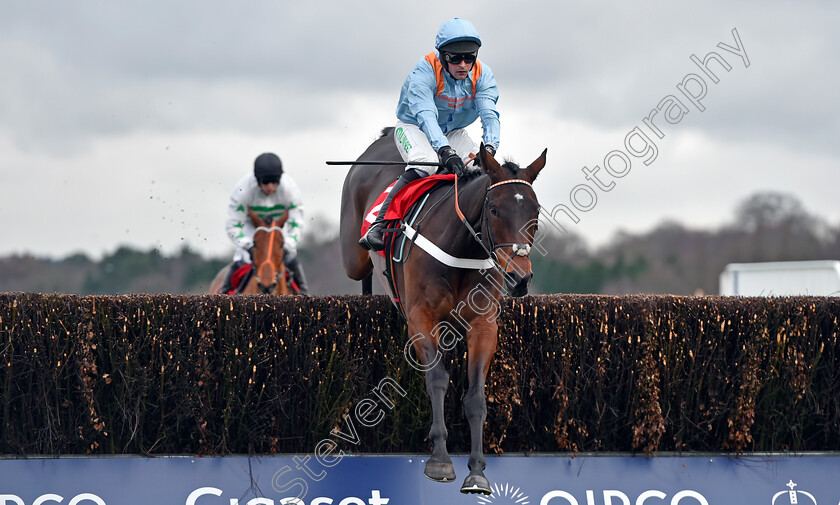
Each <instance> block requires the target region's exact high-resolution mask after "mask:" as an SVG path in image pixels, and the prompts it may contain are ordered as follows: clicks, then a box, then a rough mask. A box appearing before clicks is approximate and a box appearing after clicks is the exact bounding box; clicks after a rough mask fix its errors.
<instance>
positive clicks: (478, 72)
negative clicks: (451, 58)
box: [472, 58, 481, 96]
mask: <svg viewBox="0 0 840 505" xmlns="http://www.w3.org/2000/svg"><path fill="white" fill-rule="evenodd" d="M472 73H473V75H472V82H473V96H475V85H476V84H477V83H478V80H479V79H480V78H481V62H480V61H478V58H476V60H475V65H473V69H472Z"/></svg>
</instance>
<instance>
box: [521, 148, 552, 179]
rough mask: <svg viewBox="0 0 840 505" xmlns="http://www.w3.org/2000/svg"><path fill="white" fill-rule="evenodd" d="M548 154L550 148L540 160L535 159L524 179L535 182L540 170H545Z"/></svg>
mask: <svg viewBox="0 0 840 505" xmlns="http://www.w3.org/2000/svg"><path fill="white" fill-rule="evenodd" d="M546 153H548V148H547V147H546V148H545V149H544V150H543V152H542V154H541V155H540V157H539V158H537V159H535V160H534V162H533V163H531V164H530V165H528V168H526V169H525V175H524V177H523V178H524V179H525V180H526V181H528V182H534V179H536V178H537V175H539V173H540V170H542V169H543V168H545V155H546Z"/></svg>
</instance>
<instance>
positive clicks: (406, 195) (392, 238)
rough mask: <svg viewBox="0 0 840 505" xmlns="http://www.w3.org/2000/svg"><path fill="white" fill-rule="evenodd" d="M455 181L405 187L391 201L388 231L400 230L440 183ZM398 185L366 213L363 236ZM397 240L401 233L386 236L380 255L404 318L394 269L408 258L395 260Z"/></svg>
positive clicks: (435, 179) (444, 177)
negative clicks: (419, 204) (406, 217)
mask: <svg viewBox="0 0 840 505" xmlns="http://www.w3.org/2000/svg"><path fill="white" fill-rule="evenodd" d="M454 181H455V175H454V174H440V175H430V176H428V177H423V178H421V179H417V180H416V181H413V182H410V183H408V184H407V185H405V186H404V187H403V188H402V189H401V190H400V192H399V193H397V194H396V195H394V199H393V200H391V205H389V206H388V213H387V214H386V215H385V220H386V223H387V226H388V228H397V227H399V226H400V222H401V220H402V219H403V218H404V217H405V216H406V215H407V214H409V212H410V211H411V209H412V208H414V205H415V204H416V203H417V202H418V201H419V200H420V199H421V198H422V197H423V195H425V194H426V193H428V192H429V191H431V190H432V188H434V187H435V186H437V185H438V184H443V183H450V182H454ZM396 182H397V181H394V182H393V183H391V185H389V186H388V187H387V188H385V190H384V191H383V192H382V194H381V195H379V197H378V198H377V199H376V201H375V202H373V205H372V206H371V208H370V209H369V210H368V212H367V214H365V219H364V220H363V221H362V230H361V234H362V235H364V234H365V233H366V232H367V230H368V228H370V225H371V224H373V221H374V220H375V219H376V215H377V214H378V213H379V209H381V208H382V203H383V202H384V201H385V198H387V196H388V193H390V191H391V189H392V188H393V187H394V184H396ZM415 214H416V212H415ZM362 235H360V236H362ZM396 238H397V233H386V234H385V249H384V250H382V251H379V254H380V255H381V256H382V257H383V258H385V272H384V274H385V278H386V279H388V284H389V285H390V288H391V297H392V299H393V300H394V303H395V304H396V305H397V306H398V307H399V309H400V312H402V314H403V316H405V309H403V306H402V303H401V302H400V295H399V292H398V291H397V285H396V283H395V282H394V277H393V273H392V272H393V269H394V265H393V264H394V262H400V261H403V260H404V259H405V258H404V257H403V258H402V259H395V258H394V246H395V243H396Z"/></svg>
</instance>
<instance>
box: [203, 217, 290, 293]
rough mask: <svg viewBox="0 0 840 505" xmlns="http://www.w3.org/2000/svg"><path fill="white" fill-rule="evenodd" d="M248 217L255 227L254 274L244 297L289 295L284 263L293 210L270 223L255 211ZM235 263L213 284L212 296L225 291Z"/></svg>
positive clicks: (226, 267) (220, 272)
mask: <svg viewBox="0 0 840 505" xmlns="http://www.w3.org/2000/svg"><path fill="white" fill-rule="evenodd" d="M248 217H249V218H250V219H251V224H253V225H254V228H255V229H256V232H255V233H254V258H253V259H254V265H255V270H254V274H253V275H251V277H250V279H249V280H248V284H247V285H246V286H245V287H244V288H243V289H242V290H240V292H241V294H243V295H253V294H259V293H262V294H267V295H270V294H275V295H288V294H289V285H288V284H287V283H286V266H285V264H284V263H283V225H284V224H286V220H287V219H289V211H286V212H284V213H283V215H282V216H280V217H279V218H277V219H275V220H273V221H271V222H269V221H268V220H263V219H262V218H261V217H260V216H258V215H257V214H256V212H254V211H253V210H248ZM231 267H233V263H230V264H228V265H227V266H225V267H224V268H222V269H221V270H220V271H219V273H217V274H216V277H215V278H214V279H213V282H212V283H211V284H210V293H214V294H215V293H218V292H219V290H221V289H222V283H223V282H224V280H225V276H226V275H227V271H228V269H230V268H231Z"/></svg>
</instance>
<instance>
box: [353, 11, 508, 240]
mask: <svg viewBox="0 0 840 505" xmlns="http://www.w3.org/2000/svg"><path fill="white" fill-rule="evenodd" d="M480 47H481V38H480V37H479V36H478V32H477V31H476V29H475V27H474V26H473V24H472V23H470V22H469V21H467V20H466V19H460V18H453V19H450V20H448V21H446V22H444V23H443V25H441V27H440V29H439V30H438V33H437V36H436V37H435V51H432V52H430V53H429V54H427V55H425V56H424V57H423V58H422V59H420V61H419V62H418V63H417V65H415V67H414V69H413V70H412V71H411V73H410V74H409V75H408V77H407V78H406V80H405V82H404V83H403V86H402V91H401V92H400V100H399V103H398V105H397V125H396V128H395V130H394V141H395V142H396V144H397V150H398V151H399V152H400V155H401V156H402V158H403V160H404V161H406V162H407V165H406V171H405V172H404V173H403V175H402V176H400V178H399V179H398V180H397V183H396V184H395V185H394V187H393V189H392V190H391V192H390V193H389V196H388V197H387V198H386V199H385V201H384V202H383V203H382V207H381V208H380V210H379V213H378V214H377V217H376V220H375V221H374V222H373V223H372V224H371V226H370V228H368V231H367V233H366V234H365V236H363V237H362V238H361V240H359V245H361V246H362V247H364V248H365V249H373V250H376V251H381V250H382V249H384V247H385V242H384V240H383V231H382V228H383V226H382V221H383V216H384V215H385V212H386V211H387V209H388V206H389V205H390V203H391V196H392V195H395V194H396V193H397V192H398V191H399V190H400V189H402V187H403V186H405V185H406V184H408V183H409V182H411V181H413V180H416V179H419V178H420V177H424V176H426V175H429V174H430V173H432V172H434V167H426V166H413V165H412V164H411V163H412V162H421V161H423V162H429V161H431V162H437V161H439V162H440V163H441V164H442V165H443V166H444V167H445V168H446V169H447V170H449V171H451V172H453V173H455V174H456V175H461V174H462V173H463V172H464V170H465V164H466V163H469V162H470V160H472V159H473V158H475V156H476V154H477V153H478V145H477V144H476V143H475V142H474V141H473V140H472V139H471V138H470V137H469V135H467V131H466V130H465V129H464V128H466V127H467V126H469V125H471V124H472V123H474V122H475V120H476V119H478V118H481V126H482V129H483V132H484V133H483V136H482V140H483V141H484V145H485V147H486V148H487V151H488V153H489V154H490V155H491V156H493V155H494V154H495V153H496V149H497V148H498V147H499V131H500V123H499V113H498V111H497V110H496V101H497V100H498V99H499V90H498V87H497V86H496V78H495V77H494V76H493V72H492V71H491V70H490V67H488V66H487V65H486V64H484V63H483V62H481V61H480V60H478V49H479V48H480Z"/></svg>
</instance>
